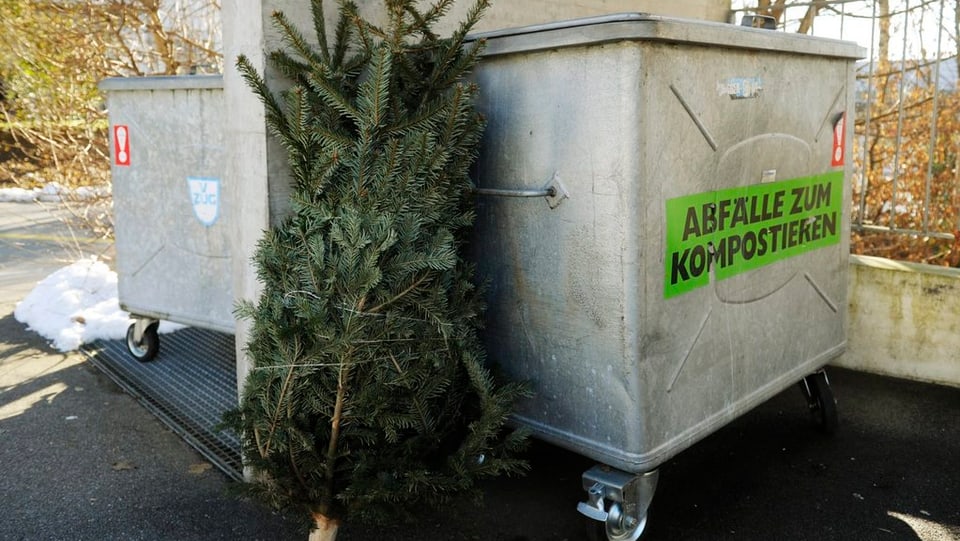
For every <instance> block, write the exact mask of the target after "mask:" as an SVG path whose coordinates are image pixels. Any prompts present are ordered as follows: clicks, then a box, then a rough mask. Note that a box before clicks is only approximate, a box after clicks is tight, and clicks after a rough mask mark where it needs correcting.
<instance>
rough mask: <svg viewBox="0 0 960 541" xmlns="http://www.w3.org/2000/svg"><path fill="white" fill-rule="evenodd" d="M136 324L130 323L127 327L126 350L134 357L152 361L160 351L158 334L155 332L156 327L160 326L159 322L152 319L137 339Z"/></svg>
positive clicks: (143, 361) (139, 359) (141, 360)
mask: <svg viewBox="0 0 960 541" xmlns="http://www.w3.org/2000/svg"><path fill="white" fill-rule="evenodd" d="M137 325H138V323H132V324H130V326H129V327H127V351H128V352H130V355H131V356H132V357H133V358H134V359H136V360H138V361H140V362H142V363H147V362H150V361H152V360H153V359H154V358H155V357H156V356H157V353H159V352H160V335H159V334H157V327H159V326H160V322H159V321H154V322H152V323H149V324H147V325H146V327H144V328H143V331H142V333H141V334H140V337H139V339H138V337H137Z"/></svg>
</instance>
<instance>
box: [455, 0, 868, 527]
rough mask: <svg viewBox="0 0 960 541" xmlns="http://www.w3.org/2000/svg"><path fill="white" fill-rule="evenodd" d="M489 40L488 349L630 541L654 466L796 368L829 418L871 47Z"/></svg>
mask: <svg viewBox="0 0 960 541" xmlns="http://www.w3.org/2000/svg"><path fill="white" fill-rule="evenodd" d="M476 37H477V38H483V39H485V40H486V42H487V45H486V50H485V53H484V56H483V59H482V61H481V63H480V65H479V66H478V67H477V68H476V70H475V73H474V76H473V77H474V80H475V81H476V82H477V83H478V85H479V87H480V98H479V104H478V106H479V109H480V111H481V112H482V114H483V115H484V116H485V118H486V119H487V122H488V125H487V130H486V133H485V136H484V140H483V145H482V149H481V152H480V158H479V162H478V165H477V167H476V172H475V182H476V185H477V189H478V193H479V196H478V201H479V203H478V220H477V225H476V229H475V238H474V240H473V242H472V251H473V254H474V255H473V259H474V260H475V262H476V264H477V266H478V271H479V275H480V277H481V278H482V279H484V280H486V282H487V284H488V286H487V287H488V298H487V304H488V311H487V315H486V319H487V321H486V328H485V331H484V332H485V341H486V346H487V349H488V352H489V358H490V359H491V361H492V362H495V363H498V364H499V365H500V366H502V368H503V370H504V371H505V372H506V373H507V374H508V375H509V376H511V377H512V378H515V379H518V380H525V381H527V382H529V383H530V385H531V386H532V389H533V393H534V394H533V396H532V397H531V398H529V399H527V400H525V401H523V402H522V403H520V404H519V408H518V411H517V413H516V415H515V421H516V422H517V423H519V424H521V425H523V426H526V427H528V428H530V429H531V430H532V431H533V433H534V434H535V435H536V436H537V437H539V438H542V439H544V440H547V441H549V442H552V443H554V444H556V445H558V446H561V447H564V448H566V449H570V450H572V451H575V452H577V453H580V454H582V455H585V456H587V457H590V458H592V459H595V460H597V461H599V462H601V463H602V464H603V465H604V466H603V467H598V468H594V469H592V470H590V471H588V472H586V473H585V474H584V479H583V482H584V488H585V489H586V490H588V501H587V502H585V503H583V504H581V506H580V510H581V512H583V513H585V514H587V515H588V516H590V517H591V518H595V519H597V520H602V521H604V522H606V530H607V535H608V536H609V537H610V538H611V539H636V538H637V537H639V535H640V534H641V533H642V531H643V528H644V524H645V521H646V509H647V505H648V504H649V501H650V498H652V494H653V490H654V489H655V486H656V479H657V477H656V469H657V467H658V466H660V465H661V464H663V463H664V462H665V461H666V460H668V459H669V458H671V457H672V456H674V455H676V454H677V453H679V452H680V451H682V450H684V449H685V448H687V447H689V446H690V445H692V444H693V443H694V442H696V441H698V440H700V439H702V438H704V437H705V436H707V435H709V434H710V433H712V432H714V431H716V430H717V429H719V428H720V427H722V426H724V425H725V424H727V423H728V422H730V421H731V420H733V419H735V418H736V417H738V416H739V415H741V414H743V413H745V412H746V411H748V410H750V409H751V408H753V407H754V406H756V405H758V404H760V403H761V402H763V401H765V400H767V399H769V398H770V397H772V396H773V395H775V394H777V393H779V392H781V391H782V390H784V389H785V388H787V387H789V386H791V385H794V384H796V383H797V382H798V381H802V382H804V389H806V391H807V395H808V400H810V404H811V407H812V408H813V409H814V410H816V411H818V412H819V414H820V415H821V419H820V420H821V422H822V423H824V424H825V425H826V426H827V428H828V429H829V428H832V426H833V424H835V422H836V417H835V415H836V411H835V409H834V408H835V402H834V401H833V398H832V395H831V394H830V391H829V384H828V382H827V381H826V378H825V375H824V374H823V373H819V372H818V371H819V370H820V369H821V368H822V367H823V366H824V365H825V364H826V363H827V362H828V361H830V360H831V359H833V358H834V357H836V356H837V355H839V354H840V353H841V352H842V351H843V349H844V347H845V344H846V337H845V329H844V327H845V314H846V304H847V300H846V299H847V297H846V288H847V265H848V252H849V199H850V187H849V184H848V183H847V182H846V180H845V179H846V173H847V172H848V171H849V168H850V163H851V159H852V158H851V155H850V143H851V140H852V139H851V135H850V131H851V130H848V129H846V122H847V121H851V122H852V120H853V116H854V114H855V107H854V78H853V74H854V70H853V68H854V62H855V59H857V58H859V57H862V56H863V55H864V51H863V50H862V49H861V48H860V47H858V46H857V45H856V44H853V43H849V42H842V41H836V40H828V39H821V38H813V37H808V36H802V35H793V34H786V33H782V32H776V31H770V30H762V29H754V28H746V27H741V26H736V25H725V24H717V23H707V22H698V21H688V20H679V19H671V18H665V17H659V16H649V15H643V14H626V15H616V16H606V17H600V18H589V19H582V20H575V21H569V22H564V23H557V24H548V25H541V26H534V27H527V28H521V29H516V30H507V31H499V32H492V33H487V34H481V35H478V36H476ZM811 374H814V375H813V376H810V375H811ZM807 376H810V377H809V378H806V377H807ZM805 378H806V379H805Z"/></svg>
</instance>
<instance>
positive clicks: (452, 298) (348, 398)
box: [227, 0, 526, 539]
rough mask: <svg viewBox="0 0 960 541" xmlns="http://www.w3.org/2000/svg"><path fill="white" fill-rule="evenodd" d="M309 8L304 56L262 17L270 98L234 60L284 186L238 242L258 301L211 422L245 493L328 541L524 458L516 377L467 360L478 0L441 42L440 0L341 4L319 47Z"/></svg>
mask: <svg viewBox="0 0 960 541" xmlns="http://www.w3.org/2000/svg"><path fill="white" fill-rule="evenodd" d="M321 4H322V0H313V1H312V3H311V7H312V14H313V23H314V28H315V30H316V32H317V37H318V41H319V46H313V45H311V44H310V43H309V42H308V41H307V40H306V39H305V38H304V37H303V35H302V34H301V33H300V32H299V31H298V30H297V29H296V28H295V27H294V26H293V25H292V24H290V21H289V20H288V19H287V18H286V17H285V16H284V15H283V14H281V13H276V14H274V22H275V24H276V26H277V28H278V29H279V30H280V31H281V34H282V35H283V38H284V47H285V48H284V50H279V51H274V52H272V53H271V54H270V61H271V64H272V65H273V66H274V67H275V68H276V69H277V70H278V71H279V72H280V73H282V74H283V75H284V76H286V77H287V78H288V79H289V80H290V82H291V83H292V85H291V86H290V87H289V89H288V90H286V91H283V92H282V93H279V94H274V93H273V92H272V91H271V90H270V89H269V88H268V87H267V85H266V83H265V81H264V79H263V78H262V76H260V75H259V74H258V73H257V71H256V70H255V69H254V68H253V66H252V65H251V64H250V63H249V61H247V59H245V58H243V57H241V58H240V59H239V60H238V68H239V70H240V72H241V74H242V75H243V77H244V78H245V79H246V81H247V82H248V84H249V85H250V86H251V87H252V89H253V90H254V92H256V94H257V95H258V96H259V97H260V98H261V100H262V101H263V103H264V105H265V108H266V115H267V123H268V126H269V128H270V130H271V131H272V133H273V134H274V135H275V136H276V137H277V138H278V140H279V141H280V142H281V143H282V145H283V146H284V148H285V149H286V151H287V153H288V157H289V165H290V170H291V173H292V178H293V182H294V193H293V196H292V200H291V205H292V213H291V216H290V217H289V218H287V219H286V220H284V221H283V222H282V223H281V224H280V225H279V226H277V227H275V228H273V229H272V230H270V231H269V232H267V233H266V235H265V237H264V238H263V239H262V240H261V241H260V243H259V245H258V248H257V252H256V255H255V264H256V266H257V269H258V276H259V279H260V281H261V282H262V284H263V293H262V296H261V297H260V299H259V300H258V301H257V302H256V303H255V304H254V303H246V304H244V305H242V306H241V307H240V308H238V313H239V315H240V316H241V317H244V318H247V319H249V320H251V321H252V330H251V335H250V339H249V342H248V344H247V351H248V354H249V357H250V359H251V361H252V364H253V367H252V370H251V372H250V375H249V377H248V379H247V381H246V383H245V387H244V392H243V396H242V399H241V404H240V407H239V409H238V410H237V411H235V412H233V413H232V414H230V415H229V416H228V418H227V422H228V424H230V425H232V426H233V427H234V428H235V429H236V430H237V431H238V433H241V434H242V435H243V452H244V455H245V458H246V460H247V464H248V466H249V467H250V468H252V471H253V473H254V479H255V482H254V483H253V484H252V485H251V488H252V491H254V492H256V493H258V494H259V495H260V496H262V497H264V498H265V499H266V500H268V501H269V502H270V503H272V504H273V505H274V506H276V507H278V508H287V509H290V508H293V509H297V510H300V511H303V512H305V513H308V514H309V516H310V517H312V519H313V521H314V526H313V527H314V530H313V533H312V534H311V539H334V538H335V537H336V531H337V527H338V524H339V522H340V521H341V520H350V519H362V520H370V519H374V520H384V519H386V520H391V519H394V518H396V517H397V516H398V515H400V516H402V515H404V514H406V513H408V512H409V511H411V510H413V509H416V508H422V507H423V506H425V505H428V506H429V505H435V504H438V503H441V502H443V501H444V500H445V499H447V498H448V497H449V496H451V495H453V494H457V493H461V492H464V491H468V492H469V491H474V492H475V491H476V489H477V488H476V482H477V481H478V480H479V479H482V478H484V477H490V476H496V475H500V474H504V473H507V474H509V473H517V472H521V471H523V470H524V469H525V467H526V465H525V463H524V462H523V461H522V460H520V459H518V458H516V452H517V451H518V450H519V449H520V448H521V447H522V445H523V443H524V440H525V438H524V437H523V435H522V434H519V433H516V432H509V431H506V430H505V428H504V425H505V422H506V419H507V416H508V415H509V413H510V411H511V408H512V405H513V402H514V401H515V400H516V399H517V398H518V397H519V396H520V395H521V394H522V392H523V390H522V386H520V385H518V384H513V383H511V384H500V383H497V382H495V381H494V378H492V377H491V375H490V373H489V372H488V371H487V369H486V368H485V365H484V362H485V359H484V353H483V350H482V348H481V345H480V341H479V339H478V330H479V326H480V324H481V316H482V302H481V298H480V293H479V291H478V289H477V288H476V287H475V285H474V276H473V274H474V272H473V268H472V267H471V265H469V264H468V263H466V262H465V261H463V260H462V259H461V257H460V255H459V253H460V251H461V248H462V247H463V244H464V242H465V239H466V236H467V235H468V233H469V229H470V227H471V226H472V223H473V220H474V212H473V210H472V198H471V193H470V182H469V177H468V169H469V167H470V166H471V164H472V162H473V161H474V160H475V158H476V154H477V146H478V143H479V140H480V137H481V134H482V131H483V120H482V118H481V116H480V115H479V114H478V113H477V112H476V111H475V109H474V108H473V97H474V95H475V94H476V92H477V88H476V87H475V86H474V85H472V84H469V83H467V82H465V80H464V76H465V75H466V74H467V73H468V71H469V70H470V69H471V68H472V66H474V65H475V63H476V61H477V59H478V55H479V52H480V47H481V46H482V44H481V43H471V44H465V42H464V38H465V36H466V34H467V32H468V31H469V30H470V29H471V28H472V27H473V26H474V25H475V23H476V22H477V21H478V20H479V18H480V16H481V14H482V13H483V11H484V9H485V8H486V7H487V4H488V1H487V0H478V1H476V3H475V5H474V6H473V8H472V10H471V11H470V12H469V15H468V17H467V18H466V20H465V21H464V22H462V23H461V24H460V26H459V29H458V30H457V31H456V32H455V33H454V34H453V35H452V36H451V37H449V38H445V39H441V38H439V37H437V35H436V34H435V33H434V32H433V30H432V29H431V27H432V26H433V25H434V24H435V23H436V22H437V21H438V19H440V18H441V17H442V16H444V15H445V14H446V13H447V12H448V11H449V9H450V7H451V6H452V5H453V0H447V1H445V0H439V1H438V2H436V3H435V4H434V5H432V6H430V7H429V8H428V9H418V7H417V4H418V2H417V1H416V0H384V3H383V7H384V9H385V10H386V14H387V21H388V22H387V24H386V25H385V26H383V27H378V26H375V25H373V24H371V23H370V22H368V21H366V20H364V19H363V18H361V17H360V15H359V13H358V10H357V7H356V6H355V5H354V4H353V3H352V2H345V1H344V2H341V3H340V18H339V24H338V25H337V27H336V30H335V32H334V35H333V36H331V38H332V44H330V45H328V35H327V29H326V28H325V24H324V15H323V10H322V6H321Z"/></svg>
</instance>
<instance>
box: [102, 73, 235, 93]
mask: <svg viewBox="0 0 960 541" xmlns="http://www.w3.org/2000/svg"><path fill="white" fill-rule="evenodd" d="M97 87H98V88H99V89H100V90H102V91H104V92H107V91H109V92H117V91H125V90H127V91H129V90H203V89H217V88H223V76H221V75H155V76H148V77H108V78H106V79H103V80H101V81H100V83H99V84H98V85H97Z"/></svg>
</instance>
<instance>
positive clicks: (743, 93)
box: [717, 77, 763, 100]
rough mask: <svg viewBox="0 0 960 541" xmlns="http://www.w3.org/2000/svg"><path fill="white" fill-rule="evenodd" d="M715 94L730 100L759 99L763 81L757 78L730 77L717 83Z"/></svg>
mask: <svg viewBox="0 0 960 541" xmlns="http://www.w3.org/2000/svg"><path fill="white" fill-rule="evenodd" d="M717 93H718V94H720V95H721V96H730V99H732V100H747V99H753V98H759V97H760V95H761V94H762V93H763V79H761V78H759V77H732V78H730V79H725V80H723V81H717Z"/></svg>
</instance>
